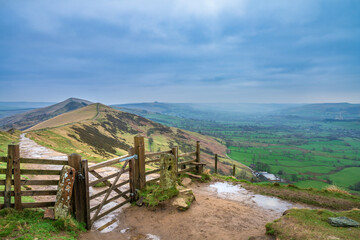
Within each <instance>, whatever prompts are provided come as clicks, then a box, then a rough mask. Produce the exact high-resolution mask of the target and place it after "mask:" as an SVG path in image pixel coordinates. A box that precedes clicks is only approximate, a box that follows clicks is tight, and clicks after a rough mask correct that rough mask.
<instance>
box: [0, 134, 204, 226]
mask: <svg viewBox="0 0 360 240" xmlns="http://www.w3.org/2000/svg"><path fill="white" fill-rule="evenodd" d="M163 153H167V154H172V155H174V157H175V160H176V162H177V164H176V166H177V173H178V174H181V173H185V172H189V171H196V172H198V173H201V172H202V169H203V166H204V165H205V164H203V163H201V162H200V142H199V141H197V142H196V150H195V151H194V152H189V153H182V154H178V148H177V147H173V148H172V149H169V150H167V151H161V152H145V143H144V137H142V136H136V137H134V146H133V147H132V148H131V149H130V150H129V154H128V155H125V156H121V157H117V158H114V159H110V160H107V161H104V162H101V163H97V164H94V165H91V166H89V165H88V161H87V160H85V159H82V158H81V156H80V155H79V154H71V155H69V156H68V160H54V159H35V158H22V157H21V156H20V153H19V145H9V146H8V156H7V157H1V158H0V162H4V163H7V166H6V169H0V174H4V175H5V179H2V180H1V179H0V186H1V185H4V186H5V188H4V191H0V196H4V204H0V209H1V208H4V207H5V208H8V207H11V208H15V209H17V210H21V209H23V208H37V207H51V206H54V205H55V202H54V201H52V202H35V203H23V202H22V199H21V197H22V196H46V195H56V193H57V190H24V189H23V186H24V185H43V186H50V185H55V186H56V185H58V182H59V180H45V179H44V180H42V179H41V180H31V179H30V180H28V179H21V175H57V176H59V175H60V171H61V170H44V169H21V167H20V165H21V164H22V163H26V164H42V165H70V166H71V167H73V168H75V172H76V175H75V183H74V189H73V195H72V211H73V214H74V215H75V217H76V219H77V220H78V221H80V222H85V223H86V226H87V228H88V229H90V228H91V225H92V224H93V223H94V222H95V221H96V220H98V219H99V218H101V217H103V216H106V215H107V214H109V213H111V212H112V211H114V210H116V209H118V208H119V207H121V206H123V205H125V204H126V203H129V202H132V201H134V200H135V199H136V194H137V191H138V190H141V189H143V188H144V187H146V184H147V183H151V182H154V181H158V180H159V177H152V178H150V177H149V178H148V179H147V176H149V175H151V174H153V176H154V174H156V173H159V172H160V168H159V167H155V168H154V167H153V168H154V169H151V170H148V171H146V165H150V164H151V165H154V164H156V163H159V162H160V155H161V154H163ZM191 156H195V158H194V159H190V160H186V159H185V158H189V157H191ZM119 162H122V167H121V169H119V171H118V172H116V173H114V174H110V175H106V176H102V175H101V174H100V173H99V172H98V171H97V170H98V169H100V168H104V167H108V166H113V165H114V164H118V163H119ZM126 172H129V177H128V180H124V181H122V182H118V180H119V178H120V176H121V175H122V174H123V173H126ZM89 174H91V175H93V176H94V177H95V178H96V180H94V181H91V182H90V180H89ZM155 176H156V175H155ZM111 179H114V180H113V182H112V183H111V182H110V181H109V180H111ZM98 183H104V184H105V186H107V189H105V190H103V191H100V192H98V193H96V194H94V195H92V196H90V195H89V192H90V191H89V188H91V187H93V186H95V185H96V184H98ZM124 185H128V186H129V188H128V190H125V191H121V190H120V189H119V187H121V186H124ZM112 192H116V194H117V195H116V196H113V197H110V193H112ZM12 197H13V198H14V203H12ZM98 197H103V199H102V201H101V203H100V204H98V205H96V206H93V207H91V204H90V201H91V200H93V199H95V198H98ZM120 197H122V198H124V199H125V200H124V201H123V202H121V203H119V204H118V205H116V206H114V207H112V208H110V209H107V210H106V211H105V212H103V213H101V210H102V208H103V206H104V205H106V204H108V203H110V202H112V201H114V200H116V199H118V198H120Z"/></svg>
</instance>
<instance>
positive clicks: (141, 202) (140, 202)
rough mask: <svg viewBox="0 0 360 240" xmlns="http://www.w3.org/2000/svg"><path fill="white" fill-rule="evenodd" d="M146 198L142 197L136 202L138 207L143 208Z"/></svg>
mask: <svg viewBox="0 0 360 240" xmlns="http://www.w3.org/2000/svg"><path fill="white" fill-rule="evenodd" d="M143 201H144V197H140V198H139V200H137V201H136V206H138V207H141V206H142V205H143Z"/></svg>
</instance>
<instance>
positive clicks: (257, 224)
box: [80, 182, 303, 240]
mask: <svg viewBox="0 0 360 240" xmlns="http://www.w3.org/2000/svg"><path fill="white" fill-rule="evenodd" d="M190 187H191V188H192V189H193V192H194V194H195V197H196V201H195V202H194V203H193V204H192V205H191V208H190V209H189V210H188V211H186V212H179V211H177V210H176V209H174V207H172V205H171V202H168V203H166V204H163V205H162V206H160V207H159V208H157V209H156V210H151V209H148V208H146V207H136V206H132V207H128V208H125V209H124V210H123V212H122V213H121V214H119V215H118V218H119V220H120V224H119V226H118V227H117V228H115V229H114V230H113V231H111V232H109V233H100V232H98V231H89V232H87V233H85V234H83V235H82V236H81V238H80V239H84V240H85V239H87V240H93V239H94V240H95V239H110V240H112V239H134V240H135V239H171V240H185V239H186V240H188V239H229V240H231V239H240V240H241V239H249V237H255V239H272V238H271V237H269V236H267V235H265V224H266V223H267V222H270V221H273V220H275V219H277V218H279V217H280V216H281V215H282V213H283V212H284V211H285V210H287V209H289V208H292V207H303V206H302V205H298V204H296V205H295V204H292V203H289V202H286V201H282V200H280V199H277V198H274V197H267V196H263V195H258V194H253V193H251V192H249V191H247V190H246V189H244V188H242V187H241V186H240V185H236V186H234V185H231V184H229V183H226V182H225V183H222V182H213V183H211V184H192V186H190Z"/></svg>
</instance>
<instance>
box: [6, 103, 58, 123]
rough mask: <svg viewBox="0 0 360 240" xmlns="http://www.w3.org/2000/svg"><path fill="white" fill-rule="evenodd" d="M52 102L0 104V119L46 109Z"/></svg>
mask: <svg viewBox="0 0 360 240" xmlns="http://www.w3.org/2000/svg"><path fill="white" fill-rule="evenodd" d="M52 104H55V103H53V102H0V119H1V118H5V117H8V116H11V115H15V114H19V113H23V112H27V111H30V110H33V109H35V108H42V107H47V106H50V105H52Z"/></svg>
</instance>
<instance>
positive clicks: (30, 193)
mask: <svg viewBox="0 0 360 240" xmlns="http://www.w3.org/2000/svg"><path fill="white" fill-rule="evenodd" d="M4 193H5V191H0V194H1V195H3V194H4ZM56 193H57V190H29V191H21V192H20V193H19V194H18V195H19V197H21V196H48V195H49V196H51V195H56ZM10 195H11V196H15V191H11V192H10Z"/></svg>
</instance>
